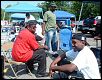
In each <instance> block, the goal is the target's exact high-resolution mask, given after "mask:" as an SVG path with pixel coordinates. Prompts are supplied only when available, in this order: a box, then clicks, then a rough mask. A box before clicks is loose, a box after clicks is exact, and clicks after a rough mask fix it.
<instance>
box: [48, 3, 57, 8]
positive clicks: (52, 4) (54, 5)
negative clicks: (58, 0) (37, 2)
mask: <svg viewBox="0 0 102 80" xmlns="http://www.w3.org/2000/svg"><path fill="white" fill-rule="evenodd" d="M49 6H53V7H57V5H56V4H55V3H51V4H50V5H49Z"/></svg>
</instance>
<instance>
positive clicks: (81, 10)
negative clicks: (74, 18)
mask: <svg viewBox="0 0 102 80" xmlns="http://www.w3.org/2000/svg"><path fill="white" fill-rule="evenodd" d="M82 10H83V2H82V5H81V10H80V15H79V20H78V23H80V18H81V14H82ZM78 26H79V25H78ZM78 26H77V30H78Z"/></svg>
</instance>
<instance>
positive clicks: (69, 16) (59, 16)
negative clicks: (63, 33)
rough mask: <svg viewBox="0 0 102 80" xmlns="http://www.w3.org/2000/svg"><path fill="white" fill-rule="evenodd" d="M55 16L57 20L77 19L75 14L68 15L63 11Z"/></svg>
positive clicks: (58, 11) (59, 11) (57, 12)
mask: <svg viewBox="0 0 102 80" xmlns="http://www.w3.org/2000/svg"><path fill="white" fill-rule="evenodd" d="M54 14H55V15H56V18H57V19H61V18H64V19H67V18H72V17H75V15H74V14H71V13H68V12H66V11H61V10H56V11H55V12H54Z"/></svg>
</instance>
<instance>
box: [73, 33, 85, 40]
mask: <svg viewBox="0 0 102 80" xmlns="http://www.w3.org/2000/svg"><path fill="white" fill-rule="evenodd" d="M72 39H77V40H84V41H86V36H85V35H84V34H82V33H77V34H74V35H73V37H72Z"/></svg>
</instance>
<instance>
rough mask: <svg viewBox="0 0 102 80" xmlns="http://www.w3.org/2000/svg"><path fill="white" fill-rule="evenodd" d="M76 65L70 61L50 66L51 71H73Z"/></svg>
mask: <svg viewBox="0 0 102 80" xmlns="http://www.w3.org/2000/svg"><path fill="white" fill-rule="evenodd" d="M76 68H77V67H76V65H75V64H73V63H71V64H65V65H61V66H54V67H51V70H52V71H62V72H73V71H74V70H75V69H76Z"/></svg>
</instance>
